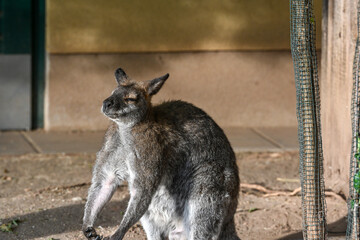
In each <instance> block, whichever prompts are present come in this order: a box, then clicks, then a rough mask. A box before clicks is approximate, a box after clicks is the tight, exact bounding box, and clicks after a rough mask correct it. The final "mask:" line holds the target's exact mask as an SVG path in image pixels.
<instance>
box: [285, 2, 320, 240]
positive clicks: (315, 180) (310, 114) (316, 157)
mask: <svg viewBox="0 0 360 240" xmlns="http://www.w3.org/2000/svg"><path fill="white" fill-rule="evenodd" d="M290 18H291V19H290V25H291V27H290V31H291V54H292V57H293V62H294V70H295V84H296V98H297V119H298V139H299V145H300V149H299V155H300V182H301V196H302V212H303V237H304V239H325V238H326V235H327V232H326V206H325V193H324V191H325V190H324V178H323V151H322V142H321V125H320V93H319V80H318V67H317V58H316V49H315V17H314V14H313V1H311V0H290Z"/></svg>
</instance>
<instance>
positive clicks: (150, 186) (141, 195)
mask: <svg viewBox="0 0 360 240" xmlns="http://www.w3.org/2000/svg"><path fill="white" fill-rule="evenodd" d="M145 181H147V182H146V184H144V182H143V183H141V184H140V183H138V184H134V186H131V188H132V189H134V190H131V197H130V201H129V204H128V207H127V209H126V212H125V215H124V217H123V219H122V221H121V223H120V226H119V228H118V230H117V231H116V232H115V233H114V235H112V236H111V238H110V239H111V240H121V239H123V237H124V235H125V233H126V232H127V231H128V230H129V229H130V227H131V226H133V225H134V224H135V223H136V222H137V221H139V220H140V218H141V217H142V216H143V215H144V214H145V212H146V211H147V209H148V207H149V205H150V203H151V199H152V196H153V195H154V193H155V190H156V188H157V182H156V183H155V184H154V181H151V180H150V179H147V180H145Z"/></svg>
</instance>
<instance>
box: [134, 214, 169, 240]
mask: <svg viewBox="0 0 360 240" xmlns="http://www.w3.org/2000/svg"><path fill="white" fill-rule="evenodd" d="M140 221H141V225H142V227H143V229H144V230H145V233H146V236H147V239H149V240H165V237H164V236H163V234H162V230H161V229H160V227H159V226H157V225H155V224H154V223H153V221H151V220H150V219H149V217H148V215H147V214H145V215H144V216H143V217H142V218H141V219H140Z"/></svg>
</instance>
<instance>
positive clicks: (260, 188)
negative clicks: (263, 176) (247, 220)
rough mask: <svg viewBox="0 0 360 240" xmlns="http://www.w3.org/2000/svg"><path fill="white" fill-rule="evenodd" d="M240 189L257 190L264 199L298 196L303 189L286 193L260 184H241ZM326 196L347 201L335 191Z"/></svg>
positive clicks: (326, 192)
mask: <svg viewBox="0 0 360 240" xmlns="http://www.w3.org/2000/svg"><path fill="white" fill-rule="evenodd" d="M240 188H242V189H249V190H257V191H259V192H262V193H264V195H263V197H277V196H290V197H292V196H296V195H297V194H298V193H300V192H301V187H298V188H296V189H294V190H293V191H286V190H279V191H274V190H270V189H267V188H265V187H263V186H261V185H258V184H249V183H241V184H240ZM325 196H329V197H334V198H337V199H339V200H342V201H346V200H345V199H344V198H343V197H342V196H341V195H339V194H337V193H335V192H333V191H329V190H328V191H325Z"/></svg>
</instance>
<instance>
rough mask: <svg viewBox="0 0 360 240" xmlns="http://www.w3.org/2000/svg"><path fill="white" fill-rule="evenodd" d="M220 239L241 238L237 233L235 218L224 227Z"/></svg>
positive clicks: (234, 239)
mask: <svg viewBox="0 0 360 240" xmlns="http://www.w3.org/2000/svg"><path fill="white" fill-rule="evenodd" d="M219 239H220V240H240V238H239V237H238V236H237V235H236V230H235V223H234V218H233V219H231V220H230V221H229V222H228V223H227V224H226V225H225V226H224V228H223V230H222V232H221V234H220V237H219Z"/></svg>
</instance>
